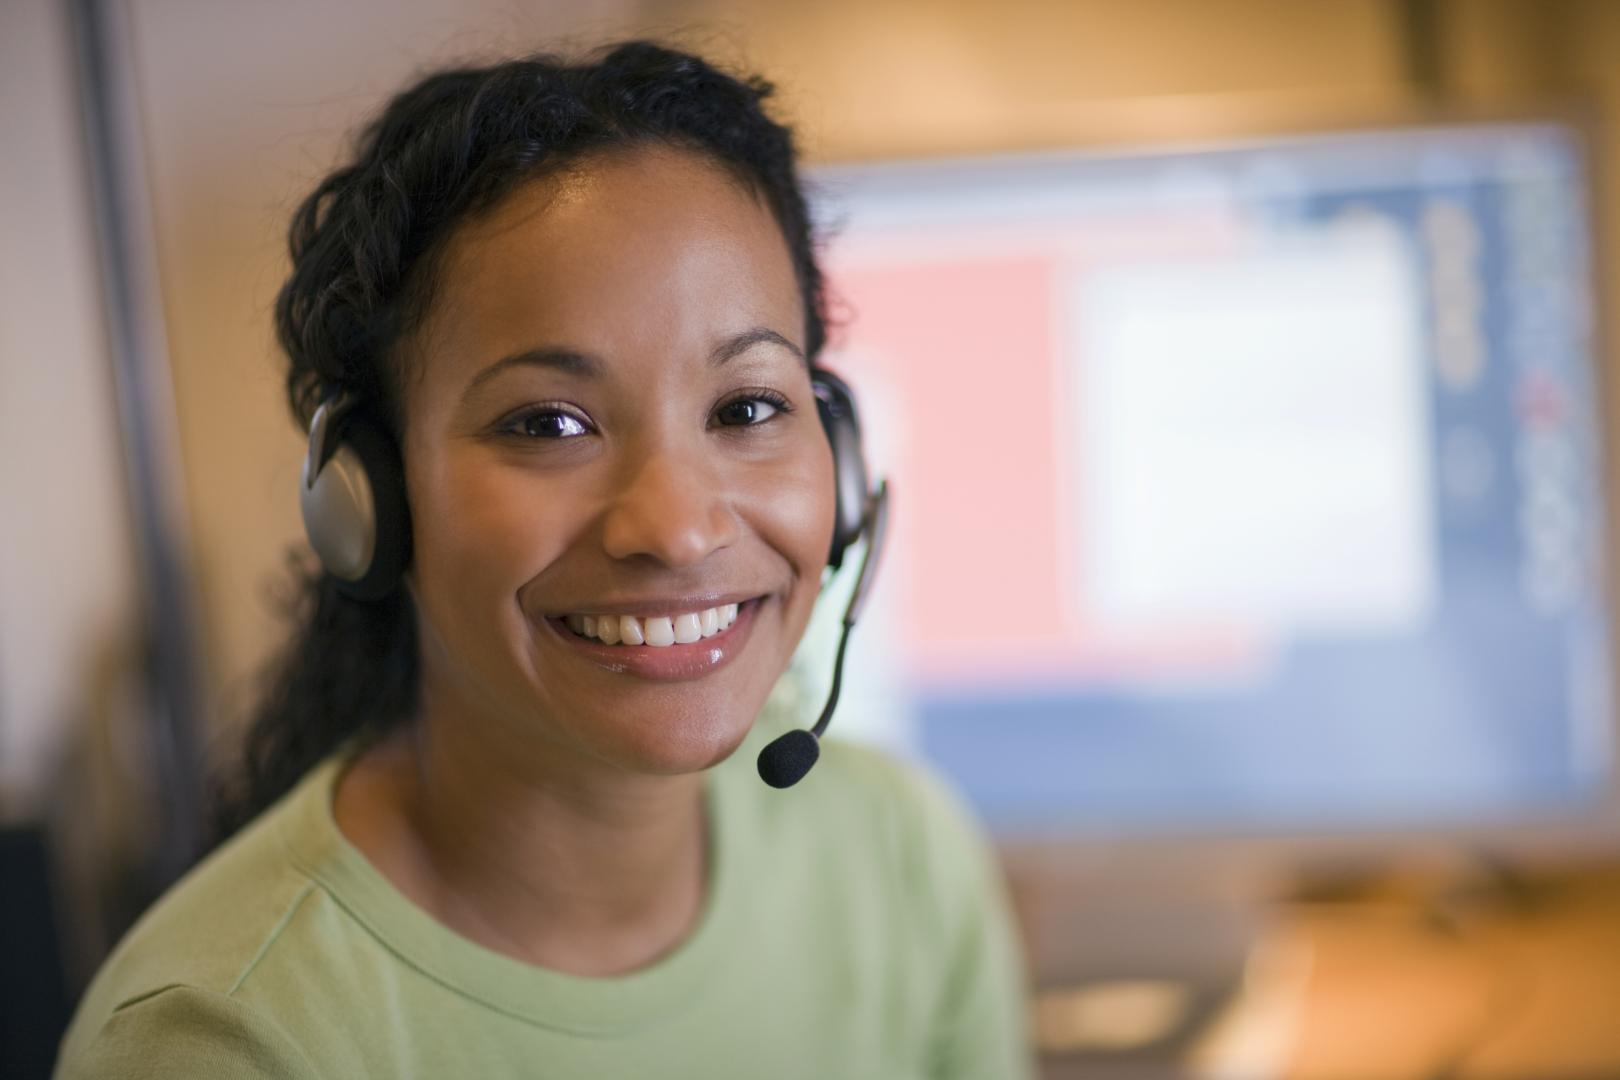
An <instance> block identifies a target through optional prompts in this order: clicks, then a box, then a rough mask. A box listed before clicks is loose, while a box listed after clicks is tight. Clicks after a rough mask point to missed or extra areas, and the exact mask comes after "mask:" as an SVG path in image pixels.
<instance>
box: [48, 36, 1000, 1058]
mask: <svg viewBox="0 0 1620 1080" xmlns="http://www.w3.org/2000/svg"><path fill="white" fill-rule="evenodd" d="M768 92H769V88H768V87H767V86H766V85H765V84H763V83H761V82H758V81H757V80H756V81H740V80H737V79H734V78H732V77H730V76H727V75H725V74H723V73H720V72H718V71H716V70H715V69H714V68H712V67H710V66H709V65H707V64H706V63H704V62H702V61H701V60H698V59H697V58H695V57H691V56H688V55H685V54H681V53H678V52H672V51H669V50H666V49H663V48H660V47H657V46H653V45H650V44H646V43H629V44H626V45H621V46H618V47H616V48H614V49H612V50H610V51H606V52H604V53H603V54H601V55H599V56H598V57H596V58H594V59H593V60H591V61H589V62H583V63H569V62H564V61H561V60H556V59H552V58H547V57H537V58H529V59H524V60H519V61H512V62H508V63H503V64H498V65H495V66H491V67H485V68H476V69H464V70H456V71H448V72H443V73H440V74H437V75H433V76H431V77H429V78H427V79H425V80H423V81H422V82H421V83H419V84H418V85H416V86H414V87H412V88H410V89H408V90H406V91H405V92H404V93H402V94H401V95H399V96H398V97H397V98H395V99H394V100H393V101H392V102H391V103H390V104H389V105H388V107H387V108H386V109H385V111H384V112H383V114H382V115H381V116H380V117H379V118H378V119H377V120H376V121H375V122H374V123H373V124H372V125H371V126H370V127H369V128H368V129H367V130H366V132H365V133H364V134H363V136H362V137H361V139H360V141H359V143H358V146H357V149H356V155H355V160H354V161H353V162H352V163H351V164H349V165H347V166H345V167H344V168H341V169H339V170H338V171H337V172H334V173H333V174H332V175H331V176H329V177H328V178H327V179H326V180H325V181H324V182H323V183H322V184H321V185H320V186H319V187H318V188H317V189H316V191H315V192H314V194H312V195H311V196H310V198H309V199H308V200H307V201H306V202H305V204H304V205H303V207H302V208H301V209H300V210H299V212H298V214H297V216H296V217H295V219H294V222H293V227H292V256H293V271H292V275H291V277H290V279H289V281H288V282H287V284H286V286H285V288H284V289H283V292H282V296H281V299H280V302H279V304H278V307H277V327H278V331H279V333H280V337H281V341H282V343H283V345H284V347H285V349H286V351H287V353H288V356H289V359H290V363H291V366H290V373H289V378H288V387H289V391H290V399H291V403H292V407H293V411H294V413H295V415H296V416H297V418H298V419H299V421H300V422H301V423H303V424H305V425H306V426H309V427H310V428H311V431H312V433H311V442H310V446H311V449H310V459H309V461H308V463H307V464H306V500H307V501H306V515H307V520H309V521H310V523H311V538H312V541H313V542H314V544H315V547H316V549H317V551H318V552H319V553H320V555H321V557H322V559H323V560H324V561H325V563H326V567H325V570H324V571H322V572H319V573H313V574H311V575H310V576H309V578H308V581H307V588H308V595H309V602H308V613H307V619H306V621H305V623H304V624H303V625H302V626H301V627H300V629H299V631H298V633H297V634H296V635H295V637H294V639H293V641H292V642H291V644H290V646H289V650H288V652H287V654H286V657H285V659H284V661H283V665H282V667H281V669H280V670H279V673H278V676H277V678H276V680H275V682H274V684H273V689H272V692H271V693H270V695H269V696H268V697H267V699H266V700H265V702H264V703H263V705H262V707H261V709H260V712H259V715H258V717H257V719H256V722H255V724H254V727H253V730H252V732H251V734H250V738H249V743H248V753H247V756H246V761H245V766H246V767H245V770H244V776H245V780H244V782H243V784H242V785H241V786H240V787H239V789H238V792H239V795H240V800H241V801H240V805H238V806H237V807H236V819H237V821H238V822H240V821H245V820H248V819H251V824H249V825H248V826H247V827H246V828H242V829H241V830H240V831H238V832H236V834H235V835H234V836H233V837H231V839H230V840H229V841H227V842H226V843H224V844H223V846H222V847H221V848H220V849H219V850H217V851H216V852H215V853H214V854H213V855H212V856H211V857H210V858H209V859H208V860H206V861H205V862H204V863H203V864H202V865H200V866H199V867H198V868H197V869H196V870H194V871H193V872H192V873H191V874H190V875H189V876H188V877H187V878H186V879H185V880H183V881H182V882H181V883H180V884H179V885H177V886H176V887H175V889H174V890H173V891H172V892H171V893H170V894H169V895H168V896H166V897H165V898H164V899H163V900H162V901H160V902H159V903H158V905H157V906H156V907H155V908H154V909H153V910H152V911H151V912H149V913H148V914H147V916H146V917H145V918H144V919H143V920H142V921H141V923H140V924H138V925H137V927H136V928H135V929H134V930H133V931H132V932H131V933H130V935H129V937H128V938H127V939H126V940H125V941H124V942H123V943H122V944H121V945H120V947H119V949H118V951H117V952H116V953H115V955H114V956H113V958H112V959H111V960H109V962H108V964H107V965H106V967H105V968H104V969H103V970H102V972H101V973H100V974H99V975H98V977H97V979H96V981H95V983H94V985H93V986H92V989H91V991H90V993H89V994H88V995H87V996H86V998H85V1000H84V1002H83V1003H81V1006H80V1009H79V1014H78V1016H77V1018H76V1020H75V1023H74V1026H73V1028H72V1030H71V1031H70V1032H69V1036H68V1039H67V1041H66V1043H65V1045H64V1052H63V1056H62V1060H61V1065H60V1074H61V1075H63V1076H73V1077H101V1076H128V1075H163V1076H171V1075H173V1076H189V1075H209V1076H254V1077H262V1076H278V1077H280V1076H286V1077H292V1076H297V1077H306V1076H308V1077H313V1076H352V1075H422V1076H461V1075H478V1076H546V1077H574V1076H579V1077H585V1076H590V1077H598V1076H651V1075H657V1076H694V1077H697V1076H702V1077H732V1076H758V1075H770V1076H773V1077H795V1076H804V1077H811V1076H814V1077H829V1076H837V1077H855V1076H872V1077H886V1078H889V1077H893V1078H904V1077H924V1076H928V1077H957V1076H961V1077H968V1076H973V1077H991V1076H994V1077H1016V1076H1020V1075H1025V1074H1026V1073H1027V1070H1028V1067H1029V1065H1028V1059H1027V1055H1026V1052H1025V1049H1024V1045H1023V1034H1024V1025H1023V998H1022V994H1023V987H1022V979H1021V976H1020V969H1019V961H1018V957H1017V952H1016V949H1015V947H1014V943H1013V936H1012V934H1011V932H1010V927H1009V923H1008V919H1007V914H1006V909H1005V906H1004V903H1003V900H1002V896H1001V892H1000V886H999V883H998V880H997V877H996V874H995V871H994V862H993V860H992V859H990V858H989V857H988V853H987V851H986V848H985V846H984V845H983V843H982V842H981V840H980V839H979V837H978V835H977V834H976V832H975V830H974V829H973V827H972V826H971V824H970V823H969V822H968V821H967V819H966V817H965V816H964V815H963V814H961V812H960V811H959V810H958V808H957V806H956V803H955V802H954V800H952V799H951V798H950V797H949V796H948V795H946V794H945V793H944V792H943V790H942V789H941V788H940V787H939V786H938V785H937V784H935V783H934V782H933V781H931V780H930V779H928V778H927V777H926V776H925V775H923V774H921V773H920V772H918V771H917V770H916V769H914V768H912V767H905V766H901V765H899V764H897V763H894V762H890V761H888V760H886V759H884V758H882V757H881V756H879V755H877V754H875V753H873V752H870V751H864V750H858V749H856V748H854V747H850V746H842V747H830V748H829V750H828V752H827V753H826V755H825V757H824V759H823V762H824V763H823V764H822V765H821V766H819V767H818V769H817V771H816V772H815V774H814V775H813V776H812V777H810V778H809V779H808V780H807V781H806V782H805V783H803V784H801V785H800V786H798V787H796V788H795V789H794V790H793V791H792V792H791V793H786V794H785V793H778V792H775V791H772V790H771V789H769V788H767V787H765V786H764V785H763V784H761V783H760V781H759V779H758V777H756V776H755V775H754V773H753V769H752V768H751V767H750V765H751V763H750V761H749V760H748V759H749V758H750V757H751V754H752V752H754V751H755V750H757V745H758V744H760V743H762V742H763V741H764V740H766V739H768V738H769V737H770V736H771V735H772V734H775V733H776V731H777V730H779V729H780V727H781V726H782V725H783V723H784V721H785V722H786V723H789V724H793V725H798V724H800V723H802V722H803V720H804V719H805V718H801V717H781V716H772V715H771V710H770V709H768V708H767V702H768V699H770V698H771V694H772V690H773V688H774V687H775V686H776V684H777V682H778V680H779V679H780V678H781V676H782V674H783V672H784V670H785V669H786V668H787V666H788V662H789V660H790V658H791V657H792V655H793V652H794V650H795V648H796V647H797V645H798V643H799V640H800V638H801V636H802V635H803V633H804V629H805V626H806V623H807V621H808V620H809V617H810V613H811V609H812V608H813V606H814V604H815V602H816V598H817V595H818V594H819V592H820V589H821V585H822V581H823V576H824V573H825V572H826V570H827V569H828V567H829V564H830V565H832V566H834V567H836V566H837V565H838V564H839V562H840V561H841V552H842V550H843V546H844V545H845V544H846V543H848V542H849V540H850V536H849V535H848V534H849V531H850V528H851V527H852V526H851V523H850V521H847V520H846V518H847V517H848V516H849V511H850V507H849V506H848V505H847V503H848V497H847V496H846V494H845V486H846V485H845V482H844V479H843V478H844V475H845V473H846V471H847V469H848V467H849V461H848V455H849V453H850V451H849V449H848V448H847V447H845V448H844V449H840V450H835V449H834V443H838V442H839V440H838V439H837V438H836V436H835V434H834V430H833V428H832V427H831V426H829V421H828V413H827V412H826V409H825V402H824V401H820V400H818V399H819V396H820V395H821V394H822V393H823V392H824V391H825V390H826V387H827V386H828V385H830V384H832V383H835V382H836V380H834V379H833V378H832V376H830V374H828V373H823V372H821V371H820V370H819V369H818V368H817V367H816V358H817V356H818V354H819V352H820V350H821V347H822V344H823V342H824V339H825V321H824V317H823V302H822V286H821V277H820V273H819V271H818V269H817V266H816V262H815V258H814V254H813V248H812V243H811V237H810V232H809V225H808V221H807V215H806V213H805V205H804V199H803V196H802V194H801V192H800V189H799V187H798V181H797V178H796V175H795V172H794V152H793V146H792V140H791V136H790V134H789V132H788V131H787V130H786V129H785V128H783V127H781V126H779V125H777V124H776V123H774V122H773V121H771V120H770V119H769V118H768V117H767V116H766V114H765V113H764V111H763V109H762V101H763V99H764V98H765V97H766V96H767V94H768ZM851 408H852V406H851ZM840 445H841V444H840ZM855 449H856V451H858V446H857V447H856V448H855ZM857 456H858V455H857ZM328 475H331V476H336V477H337V478H338V480H337V481H333V482H329V481H328V479H327V477H328ZM858 486H859V487H860V488H861V490H860V491H859V492H858V494H861V495H863V496H864V481H862V483H861V485H858ZM311 492H314V493H316V494H314V495H311V494H309V493H311ZM334 492H335V494H334ZM311 499H312V500H313V502H310V501H308V500H311ZM333 499H337V500H338V501H339V503H341V506H342V507H343V508H344V509H342V510H341V512H339V511H336V510H334V509H333V506H334V505H337V504H334V503H332V502H331V500H333ZM344 500H347V501H344ZM311 506H313V507H314V509H311ZM854 513H855V518H854V519H853V522H854V524H853V527H854V528H855V529H857V530H858V529H859V527H860V519H859V515H860V507H855V508H854ZM334 515H335V516H336V517H337V518H338V519H341V520H339V521H337V522H336V523H334ZM355 530H358V532H356V531H355ZM829 550H831V552H832V556H831V558H830V559H829ZM739 750H742V751H743V752H741V753H739Z"/></svg>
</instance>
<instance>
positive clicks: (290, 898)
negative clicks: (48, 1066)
mask: <svg viewBox="0 0 1620 1080" xmlns="http://www.w3.org/2000/svg"><path fill="white" fill-rule="evenodd" d="M323 771H324V769H322V768H318V769H316V770H315V771H313V772H312V773H311V774H310V775H309V776H307V777H306V778H305V780H304V781H303V782H302V783H301V784H300V785H299V786H298V787H297V788H295V789H294V791H293V792H291V793H290V794H289V795H288V796H287V797H286V798H285V799H283V800H282V801H281V802H280V803H278V804H277V805H276V806H274V807H272V808H271V809H269V810H268V811H266V812H265V813H264V814H262V815H260V816H259V817H258V818H257V819H255V820H254V821H253V822H252V823H250V824H249V825H248V826H247V827H246V828H244V829H243V830H242V831H241V832H239V833H237V834H236V835H235V836H233V837H231V839H229V840H228V841H226V842H225V843H224V844H223V845H221V846H220V847H219V848H217V849H215V850H214V851H213V852H211V853H210V854H209V855H208V856H207V857H206V858H204V859H203V860H202V861H201V862H199V863H198V864H197V865H196V866H194V867H193V868H192V869H191V870H190V871H189V872H188V873H187V874H185V876H183V877H182V878H181V879H180V880H179V881H177V882H176V883H175V884H174V885H173V886H171V887H170V888H169V890H168V891H167V892H165V893H164V894H163V895H162V896H161V897H160V898H159V899H158V900H157V902H156V903H154V904H153V905H152V907H151V908H149V909H148V910H147V911H146V913H145V914H144V915H142V916H141V918H140V919H139V920H138V921H137V922H136V923H135V925H134V926H133V927H131V928H130V930H129V932H128V933H126V934H125V935H124V937H123V939H122V940H121V941H120V942H119V943H118V946H117V947H116V948H115V949H114V950H113V952H112V954H111V955H110V956H109V957H108V958H107V960H106V961H105V962H104V963H103V964H102V966H101V968H100V969H99V970H98V971H97V973H96V976H95V978H94V979H93V980H92V981H91V984H90V987H89V989H88V990H87V991H86V993H85V995H84V997H83V999H82V1000H81V1001H80V1003H79V1007H78V1009H77V1011H76V1012H75V1014H74V1019H73V1023H72V1025H71V1027H70V1028H69V1030H68V1033H67V1036H66V1037H65V1039H64V1040H63V1044H62V1054H61V1059H60V1063H59V1068H60V1070H61V1075H77V1074H76V1073H75V1072H74V1071H73V1069H74V1068H77V1067H78V1066H79V1065H82V1063H83V1061H84V1060H87V1058H88V1057H89V1056H93V1055H91V1053H90V1051H91V1047H92V1044H98V1045H97V1046H96V1048H95V1053H96V1054H105V1053H106V1052H108V1050H109V1049H110V1048H114V1047H115V1046H116V1044H117V1038H116V1036H117V1034H118V1032H120V1031H126V1030H129V1029H134V1028H143V1029H144V1028H149V1027H150V1026H151V1024H152V1023H155V1022H156V1023H162V1024H165V1025H168V1027H169V1028H172V1029H173V1032H174V1033H175V1034H176V1035H178V1034H179V1033H181V1032H183V1030H184V1029H185V1028H186V1027H187V1026H188V1025H194V1024H195V1023H196V1022H198V1020H199V1018H201V1017H203V1016H205V1014H206V1015H207V1017H208V1020H207V1021H206V1023H207V1024H210V1025H212V1026H214V1027H216V1028H219V1027H220V1026H222V1025H224V1026H229V1025H230V1024H234V1025H235V1026H237V1027H240V1028H243V1030H244V1032H245V1031H246V1029H247V1028H250V1027H251V1026H252V1023H253V1018H252V1017H251V1015H250V1014H249V1013H248V1012H247V1011H245V1010H244V1009H243V1007H242V1006H241V1005H240V1003H238V1002H235V1001H233V1000H232V998H233V995H234V994H235V993H236V991H237V990H238V989H239V988H240V987H241V986H242V984H243V983H244V981H245V980H246V979H247V978H248V976H249V974H250V973H251V972H252V970H253V969H254V967H255V965H256V964H258V963H260V962H262V961H263V959H264V958H265V956H266V955H267V954H268V953H269V952H270V951H271V949H272V947H273V946H274V944H275V942H276V941H277V939H278V938H279V937H280V936H281V935H282V934H283V933H284V932H285V931H286V930H287V928H288V926H289V925H290V924H291V923H292V921H293V917H294V915H295V914H296V913H297V912H298V910H299V908H300V906H301V905H303V904H305V902H306V901H307V900H308V899H309V898H310V897H311V895H312V894H313V893H315V892H316V889H317V887H316V885H315V882H314V881H313V880H312V879H311V877H310V876H309V875H308V874H307V873H306V872H305V871H304V870H303V869H301V868H300V867H299V865H298V864H297V862H296V861H295V859H294V858H293V856H292V853H291V851H290V850H289V848H288V845H287V842H286V830H287V828H288V826H289V823H290V821H291V820H292V819H294V818H295V817H296V816H297V814H298V811H299V803H300V802H301V801H303V800H307V799H310V798H318V797H320V790H319V786H320V784H321V781H322V779H323V777H322V776H321V775H320V774H321V773H322V772H323ZM186 1017H190V1018H191V1019H190V1020H187V1019H185V1018H186ZM115 1020H116V1021H117V1022H116V1023H115V1022H114V1021H115ZM181 1042H182V1043H183V1040H181ZM148 1045H149V1044H148ZM177 1045H179V1044H177ZM97 1075H100V1074H97Z"/></svg>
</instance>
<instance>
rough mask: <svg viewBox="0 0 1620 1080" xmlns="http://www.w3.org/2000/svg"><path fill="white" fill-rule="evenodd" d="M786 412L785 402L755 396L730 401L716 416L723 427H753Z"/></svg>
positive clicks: (717, 411)
mask: <svg viewBox="0 0 1620 1080" xmlns="http://www.w3.org/2000/svg"><path fill="white" fill-rule="evenodd" d="M786 411H787V403H786V402H785V401H781V400H774V399H772V398H770V397H764V396H754V397H745V398H737V399H736V400H735V401H728V402H726V403H725V404H724V405H722V406H720V408H719V409H717V410H715V414H714V415H715V419H717V420H718V421H719V422H720V424H721V426H723V427H753V426H755V425H757V424H763V423H764V422H765V421H767V420H769V419H770V418H771V417H773V416H775V415H776V414H777V413H778V412H786Z"/></svg>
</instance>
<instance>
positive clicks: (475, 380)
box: [461, 326, 804, 402]
mask: <svg viewBox="0 0 1620 1080" xmlns="http://www.w3.org/2000/svg"><path fill="white" fill-rule="evenodd" d="M765 343H769V344H772V345H780V346H781V347H782V348H784V349H786V350H787V351H788V352H790V353H792V354H793V355H794V356H796V357H798V358H799V359H800V360H801V361H802V360H804V352H803V351H802V350H801V349H800V348H799V347H798V346H797V345H795V344H793V342H791V341H789V340H788V339H787V338H785V337H783V336H782V335H781V334H778V333H777V332H776V331H775V330H772V329H770V328H769V327H766V326H756V327H754V328H753V329H751V330H744V331H743V332H742V333H740V334H733V335H732V336H731V337H728V338H726V339H725V340H724V341H722V342H721V343H720V344H718V345H716V346H715V347H714V349H713V351H711V352H710V353H709V363H710V364H712V365H714V366H715V367H719V366H720V365H721V364H724V363H725V362H726V361H727V360H730V359H732V358H733V357H735V356H740V355H742V354H743V353H745V352H747V351H748V350H749V349H751V348H753V347H754V346H755V345H760V344H765ZM510 367H540V368H549V369H550V370H552V371H558V372H562V373H563V374H565V375H573V376H576V377H578V378H582V379H599V378H601V377H602V362H601V361H600V360H598V359H597V358H596V357H594V356H591V355H590V354H588V353H582V352H578V351H576V350H574V349H565V348H559V347H556V346H551V345H542V346H540V347H538V348H534V349H525V350H523V351H522V352H518V353H513V354H512V355H511V356H506V357H502V358H501V359H499V360H497V361H495V362H494V363H493V364H491V365H489V366H488V367H486V368H484V370H482V371H480V372H479V373H478V374H476V375H474V376H473V377H472V379H471V381H469V382H468V383H467V388H466V389H465V390H463V391H462V392H461V400H462V401H463V402H465V401H467V400H468V399H470V398H471V397H472V395H473V394H474V392H476V391H477V389H478V388H479V387H480V386H482V385H484V384H485V383H486V382H488V381H489V380H491V379H493V378H494V377H495V376H496V375H499V374H500V373H501V372H503V371H505V370H506V369H507V368H510Z"/></svg>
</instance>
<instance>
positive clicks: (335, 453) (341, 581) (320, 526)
mask: <svg viewBox="0 0 1620 1080" xmlns="http://www.w3.org/2000/svg"><path fill="white" fill-rule="evenodd" d="M298 494H299V500H298V502H299V507H300V509H301V510H302V511H303V515H304V531H305V532H306V533H307V534H308V536H309V542H310V546H311V547H313V548H314V549H315V554H316V555H317V556H319V557H320V560H321V565H322V566H323V567H324V568H325V569H326V572H327V573H328V574H330V575H332V577H333V579H334V580H335V581H336V582H337V586H338V588H339V589H340V590H341V591H342V592H343V593H344V594H345V595H347V596H351V597H353V598H355V599H356V600H380V599H382V598H383V597H385V596H387V595H388V594H389V593H390V592H392V591H393V590H394V588H395V587H396V586H397V585H398V584H399V581H400V578H401V577H402V576H403V575H404V573H405V568H406V567H407V566H408V565H410V556H411V521H410V509H409V507H408V506H407V505H406V501H405V477H404V470H403V469H402V468H401V466H400V460H399V450H398V448H397V447H396V446H395V445H394V440H393V437H392V436H391V435H389V433H388V431H387V430H386V429H385V428H383V426H382V425H381V424H379V423H378V422H377V421H376V420H374V419H373V418H372V417H371V416H370V415H368V414H367V413H366V412H365V411H364V410H362V409H359V408H356V407H355V404H354V402H353V400H352V399H351V398H349V397H348V396H347V395H338V396H336V397H333V398H329V399H328V400H326V401H325V402H322V404H321V406H320V407H319V408H318V409H316V410H315V417H314V419H313V420H312V421H311V422H310V426H309V452H308V454H307V456H306V457H305V458H304V469H303V475H302V477H301V478H300V483H299V486H298Z"/></svg>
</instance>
